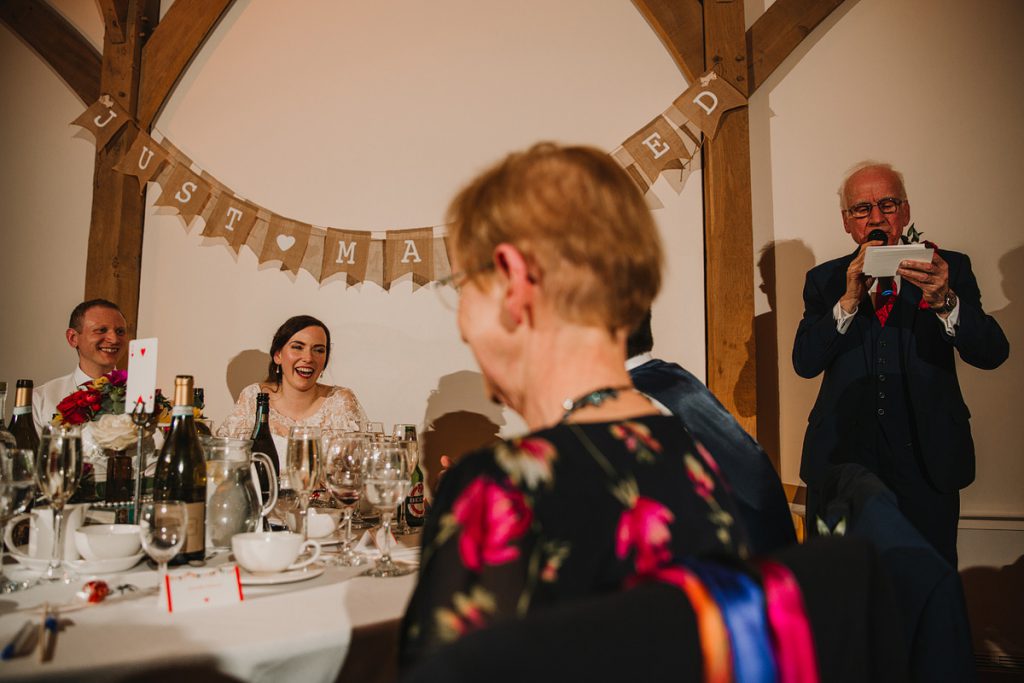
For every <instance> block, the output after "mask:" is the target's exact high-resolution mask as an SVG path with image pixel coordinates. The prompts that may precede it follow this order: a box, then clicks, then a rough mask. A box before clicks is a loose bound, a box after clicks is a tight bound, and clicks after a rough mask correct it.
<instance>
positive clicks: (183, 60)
mask: <svg viewBox="0 0 1024 683" xmlns="http://www.w3.org/2000/svg"><path fill="white" fill-rule="evenodd" d="M233 3H234V0H175V2H174V4H173V5H171V8H170V9H169V10H167V13H166V14H165V15H164V17H163V19H161V20H160V25H159V26H157V28H156V30H155V31H154V32H153V35H152V36H151V37H150V39H149V41H147V43H146V46H145V48H144V49H143V52H142V79H141V83H140V87H141V91H140V93H139V111H138V120H139V126H141V127H142V128H143V129H145V130H149V128H150V126H152V124H153V121H154V120H155V119H156V117H157V115H158V114H159V113H160V110H161V109H162V108H163V106H164V103H165V102H166V101H167V98H168V97H170V95H171V92H172V91H173V90H174V86H175V84H176V83H177V82H178V80H179V79H180V78H181V76H182V74H183V73H185V69H186V68H188V65H189V63H190V62H191V61H192V59H193V57H195V55H196V54H197V53H198V52H199V49H200V48H201V47H202V45H203V43H204V42H205V41H206V39H207V37H208V36H209V35H210V33H211V32H212V31H213V29H214V27H215V26H216V25H217V22H218V21H220V18H221V17H222V16H223V15H224V13H225V12H226V11H227V10H228V8H229V7H231V5H232V4H233Z"/></svg>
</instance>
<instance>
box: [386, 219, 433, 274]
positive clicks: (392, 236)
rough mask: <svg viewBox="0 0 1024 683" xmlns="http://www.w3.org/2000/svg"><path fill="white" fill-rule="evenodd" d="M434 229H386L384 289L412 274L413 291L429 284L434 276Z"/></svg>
mask: <svg viewBox="0 0 1024 683" xmlns="http://www.w3.org/2000/svg"><path fill="white" fill-rule="evenodd" d="M433 242H434V229H433V228H413V229H412V230H388V231H387V238H386V239H385V240H384V289H391V283H392V282H394V281H395V280H397V279H398V278H400V277H401V276H403V275H405V274H406V273H412V284H413V289H416V287H417V286H422V285H425V284H427V283H428V282H430V279H431V278H432V277H433V273H434V244H433Z"/></svg>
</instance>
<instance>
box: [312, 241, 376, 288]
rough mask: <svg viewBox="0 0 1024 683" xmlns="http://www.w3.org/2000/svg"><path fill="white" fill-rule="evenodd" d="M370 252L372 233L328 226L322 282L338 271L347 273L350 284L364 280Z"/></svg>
mask: <svg viewBox="0 0 1024 683" xmlns="http://www.w3.org/2000/svg"><path fill="white" fill-rule="evenodd" d="M369 254H370V233H367V232H350V231H347V230H335V229H334V228H327V235H326V236H325V237H324V260H323V267H322V268H321V269H320V282H323V281H324V280H326V279H327V278H329V277H331V276H332V275H336V274H338V273H345V281H346V282H347V283H348V285H349V286H352V285H354V284H358V283H360V282H362V281H363V279H365V278H366V265H367V262H368V257H369Z"/></svg>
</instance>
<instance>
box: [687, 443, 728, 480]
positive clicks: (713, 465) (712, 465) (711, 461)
mask: <svg viewBox="0 0 1024 683" xmlns="http://www.w3.org/2000/svg"><path fill="white" fill-rule="evenodd" d="M694 445H696V446H697V455H699V456H700V459H701V460H703V461H704V464H705V465H707V466H708V469H710V470H711V471H712V472H714V473H715V476H716V477H718V478H719V479H721V478H722V473H721V471H719V469H718V463H717V462H715V458H714V456H712V455H711V452H710V451H709V450H708V449H707V448H705V447H704V444H702V443H701V442H700V441H695V442H694Z"/></svg>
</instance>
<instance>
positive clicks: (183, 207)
mask: <svg viewBox="0 0 1024 683" xmlns="http://www.w3.org/2000/svg"><path fill="white" fill-rule="evenodd" d="M209 198H210V183H208V182H206V181H205V180H203V179H202V178H201V177H199V175H198V174H196V173H193V172H192V170H191V169H190V168H188V167H187V166H184V165H183V164H176V165H175V166H174V167H173V168H172V169H171V175H170V177H169V178H168V179H167V181H166V184H165V185H164V187H163V191H162V192H161V193H160V196H159V197H157V200H156V205H157V206H169V207H171V208H173V209H177V210H178V212H179V213H180V214H181V215H182V217H184V219H185V224H186V225H187V224H188V223H191V222H192V219H193V218H195V217H196V216H198V215H199V214H201V213H202V212H203V207H204V206H206V200H208V199H209Z"/></svg>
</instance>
